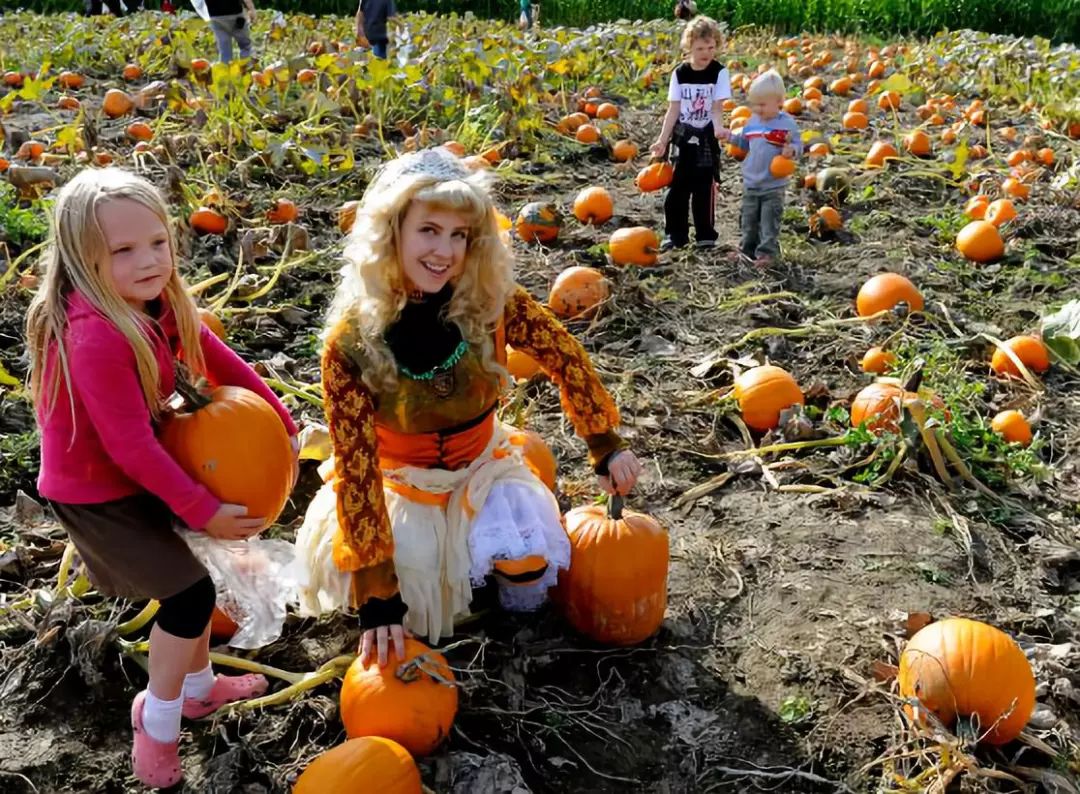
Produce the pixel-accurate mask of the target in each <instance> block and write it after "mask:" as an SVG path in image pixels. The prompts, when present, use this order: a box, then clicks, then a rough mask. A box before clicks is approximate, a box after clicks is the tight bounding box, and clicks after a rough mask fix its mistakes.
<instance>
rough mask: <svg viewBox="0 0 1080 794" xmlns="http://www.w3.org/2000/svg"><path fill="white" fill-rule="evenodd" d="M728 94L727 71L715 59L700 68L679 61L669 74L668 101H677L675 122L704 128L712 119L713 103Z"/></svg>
mask: <svg viewBox="0 0 1080 794" xmlns="http://www.w3.org/2000/svg"><path fill="white" fill-rule="evenodd" d="M730 96H731V81H730V78H729V77H728V71H727V69H724V68H723V67H721V66H720V64H718V63H717V62H716V61H713V62H712V63H711V64H709V66H708V67H706V68H705V69H700V70H695V69H693V68H691V67H690V65H689V64H683V65H682V66H680V67H678V68H677V69H676V70H675V71H674V72H672V73H671V85H670V87H669V89H668V101H670V102H679V104H680V107H679V121H681V122H682V123H683V124H686V125H689V126H691V127H705V126H706V125H708V124H709V122H711V121H712V120H713V119H712V106H713V104H714V103H716V102H719V101H720V100H722V99H727V98H728V97H730Z"/></svg>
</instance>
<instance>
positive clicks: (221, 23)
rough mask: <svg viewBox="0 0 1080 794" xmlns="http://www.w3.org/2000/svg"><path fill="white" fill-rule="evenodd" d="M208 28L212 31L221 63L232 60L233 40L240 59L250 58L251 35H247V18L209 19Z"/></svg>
mask: <svg viewBox="0 0 1080 794" xmlns="http://www.w3.org/2000/svg"><path fill="white" fill-rule="evenodd" d="M210 28H211V30H213V31H214V41H216V42H217V49H218V58H219V59H220V60H221V61H222V62H224V63H228V62H229V61H231V60H232V51H233V49H232V43H233V39H236V43H237V44H238V45H239V47H240V57H241V58H250V57H251V35H250V34H249V33H248V24H247V17H245V16H244V15H243V14H228V15H226V16H221V17H210Z"/></svg>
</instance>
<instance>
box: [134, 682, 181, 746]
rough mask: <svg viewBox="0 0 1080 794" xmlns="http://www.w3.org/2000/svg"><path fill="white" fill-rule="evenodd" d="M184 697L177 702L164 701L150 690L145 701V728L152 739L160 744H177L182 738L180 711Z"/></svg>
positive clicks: (147, 691)
mask: <svg viewBox="0 0 1080 794" xmlns="http://www.w3.org/2000/svg"><path fill="white" fill-rule="evenodd" d="M183 707H184V696H183V695H181V696H180V697H178V698H177V699H176V700H162V699H161V698H159V697H156V696H155V695H154V693H153V692H151V691H150V690H149V689H147V690H146V700H144V701H143V715H142V719H143V727H144V728H146V732H147V733H148V734H150V738H151V739H156V740H157V741H159V742H175V741H176V740H178V739H179V738H180V710H181V709H182V708H183Z"/></svg>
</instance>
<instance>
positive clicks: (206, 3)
mask: <svg viewBox="0 0 1080 794" xmlns="http://www.w3.org/2000/svg"><path fill="white" fill-rule="evenodd" d="M191 4H192V5H193V6H194V7H195V11H196V13H197V14H198V15H199V16H201V17H202V18H203V19H205V20H206V21H207V22H209V23H210V29H211V30H212V31H213V32H214V41H215V42H216V43H217V50H218V60H220V61H222V62H223V63H228V62H229V61H231V60H232V52H233V40H234V39H235V40H236V44H237V46H239V47H240V57H241V58H250V57H252V54H253V49H252V45H251V26H252V25H254V24H255V5H254V4H253V3H252V0H243V5H245V6H247V16H246V17H245V16H244V8H243V7H242V5H241V0H192V2H191Z"/></svg>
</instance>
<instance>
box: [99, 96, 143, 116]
mask: <svg viewBox="0 0 1080 794" xmlns="http://www.w3.org/2000/svg"><path fill="white" fill-rule="evenodd" d="M134 108H135V100H134V99H133V98H132V96H131V95H130V94H128V93H127V92H126V91H121V90H120V89H119V88H110V89H109V90H108V91H106V92H105V98H104V99H103V100H102V102H101V110H102V112H104V113H105V115H106V116H108V117H109V118H111V119H118V118H120V117H121V116H126V115H127V114H128V113H130V112H131V111H132V110H133V109H134Z"/></svg>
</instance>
